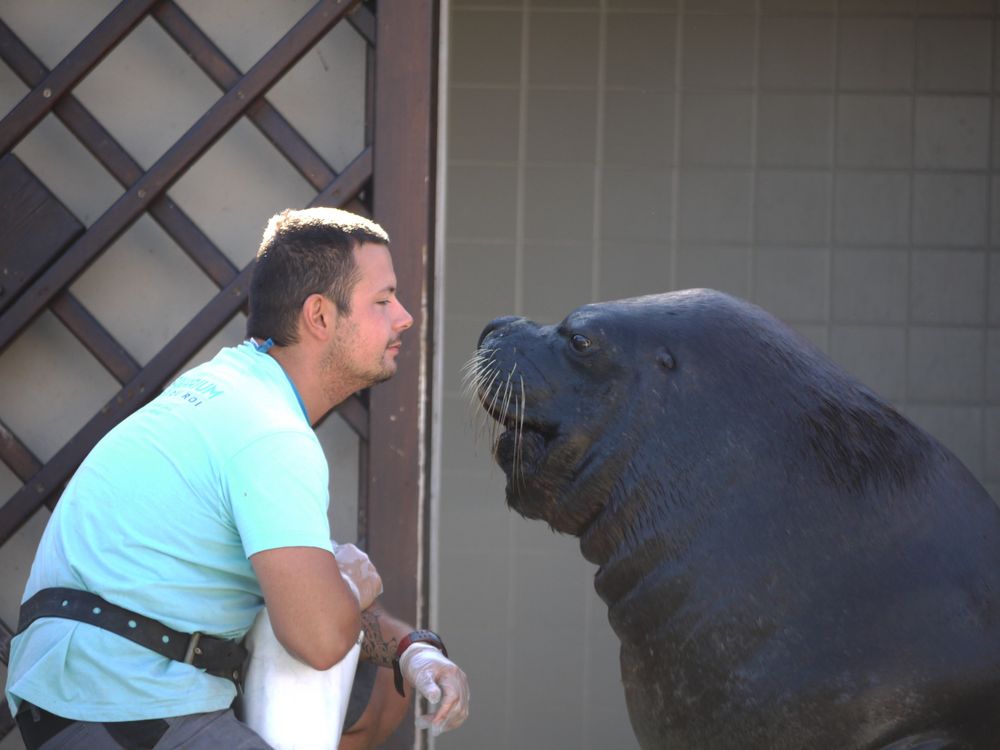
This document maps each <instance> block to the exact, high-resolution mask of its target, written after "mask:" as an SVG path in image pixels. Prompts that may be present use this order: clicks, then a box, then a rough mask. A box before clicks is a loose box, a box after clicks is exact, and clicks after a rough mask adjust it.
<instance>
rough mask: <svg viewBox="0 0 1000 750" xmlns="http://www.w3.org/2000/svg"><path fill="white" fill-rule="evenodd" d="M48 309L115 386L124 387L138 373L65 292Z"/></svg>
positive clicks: (132, 361)
mask: <svg viewBox="0 0 1000 750" xmlns="http://www.w3.org/2000/svg"><path fill="white" fill-rule="evenodd" d="M49 309H50V310H51V311H52V313H53V314H54V315H55V316H56V317H57V318H59V320H60V321H61V322H62V324H63V325H64V326H66V328H68V329H69V331H70V333H72V334H73V335H74V336H76V337H77V339H79V341H80V343H81V344H83V346H84V347H85V348H86V349H87V351H89V352H90V353H91V354H93V355H94V356H95V357H96V358H97V360H98V361H99V362H100V363H101V364H102V365H104V368H105V369H106V370H107V371H108V372H110V373H111V374H112V375H113V376H114V378H115V380H117V381H118V382H119V383H127V382H128V381H130V380H131V379H132V378H134V377H135V376H136V374H137V373H138V372H139V369H140V368H139V363H138V362H136V361H135V359H133V358H132V355H131V354H129V353H128V352H127V351H126V350H125V347H123V346H122V345H121V344H119V343H118V342H117V341H116V340H115V338H114V337H113V336H112V335H111V334H110V333H108V332H107V330H105V328H104V326H102V325H101V324H100V323H99V322H97V319H96V318H95V317H94V316H93V315H91V314H90V312H89V311H88V310H87V308H86V307H84V306H83V305H82V304H81V303H80V301H79V300H78V299H77V298H76V297H74V296H73V295H71V294H70V293H69V292H63V293H62V294H60V295H58V296H56V298H55V299H54V300H52V304H50V305H49Z"/></svg>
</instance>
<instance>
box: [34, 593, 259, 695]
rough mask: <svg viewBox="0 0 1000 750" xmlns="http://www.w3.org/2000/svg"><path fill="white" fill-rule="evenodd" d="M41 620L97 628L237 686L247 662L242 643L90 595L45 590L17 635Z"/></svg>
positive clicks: (38, 597) (35, 598)
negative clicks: (188, 630)
mask: <svg viewBox="0 0 1000 750" xmlns="http://www.w3.org/2000/svg"><path fill="white" fill-rule="evenodd" d="M40 617H64V618H66V619H68V620H77V621H79V622H85V623H87V624H88V625H96V626H97V627H99V628H102V629H103V630H107V631H109V632H111V633H114V634H115V635H120V636H122V637H123V638H128V639H129V640H130V641H132V642H133V643H138V644H139V645H140V646H145V647H146V648H148V649H149V650H151V651H155V652H156V653H158V654H160V655H161V656H166V657H167V658H168V659H173V660H174V661H180V662H184V663H185V664H190V665H192V666H194V667H197V668H198V669H204V670H205V671H206V672H208V673H209V674H211V675H215V676H216V677H224V678H226V679H228V680H232V681H233V682H235V683H236V684H237V687H239V681H240V674H241V672H242V669H243V664H244V662H245V661H246V658H247V650H246V649H245V648H243V646H242V645H240V644H239V643H238V642H237V641H230V640H226V639H225V638H216V637H215V636H211V635H205V634H203V633H182V632H180V631H179V630H174V629H173V628H168V627H167V626H166V625H164V624H163V623H162V622H158V621H157V620H154V619H152V618H150V617H146V616H145V615H140V614H139V613H138V612H131V611H129V610H127V609H124V608H122V607H119V606H117V605H115V604H111V603H110V602H106V601H104V599H102V598H101V597H99V596H97V594H91V593H90V592H89V591H79V590H78V589H65V588H51V589H42V590H41V591H39V592H38V593H37V594H35V595H34V596H33V597H31V598H30V599H28V601H26V602H25V603H24V604H22V605H21V616H20V618H19V620H18V623H17V632H18V633H22V632H24V631H25V630H26V629H27V627H28V626H29V625H31V623H33V622H34V621H35V620H37V619H38V618H40Z"/></svg>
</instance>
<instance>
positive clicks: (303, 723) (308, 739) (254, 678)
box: [242, 609, 361, 750]
mask: <svg viewBox="0 0 1000 750" xmlns="http://www.w3.org/2000/svg"><path fill="white" fill-rule="evenodd" d="M245 645H246V647H247V650H249V651H250V663H249V665H248V666H247V673H246V676H245V678H244V685H243V716H242V718H243V721H245V722H246V723H247V724H248V725H249V726H250V728H251V729H253V730H254V731H255V732H257V734H259V735H260V736H261V737H263V738H264V739H265V740H267V742H268V743H270V744H271V745H272V746H273V747H274V748H275V749H276V750H336V747H337V745H338V744H339V743H340V734H341V732H342V731H343V728H344V716H345V714H346V713H347V701H348V699H349V698H350V697H351V685H352V684H353V683H354V671H355V669H357V666H358V656H359V655H360V653H361V634H359V635H358V642H357V643H356V644H355V645H354V647H353V648H352V649H351V650H350V651H348V652H347V655H346V656H345V657H344V658H343V659H341V660H340V662H338V663H337V664H335V665H334V666H333V667H331V668H330V669H327V670H326V671H323V672H320V671H318V670H315V669H313V668H312V667H309V666H307V665H306V664H303V663H302V662H300V661H299V660H298V659H296V658H294V657H293V656H291V655H290V654H289V653H288V652H287V651H285V649H284V647H283V646H282V645H281V644H280V643H278V639H277V638H276V637H275V635H274V630H272V629H271V620H270V619H269V618H268V616H267V610H266V609H263V610H261V612H260V614H259V615H257V619H256V620H254V623H253V626H252V627H251V628H250V632H249V633H247V638H246V642H245Z"/></svg>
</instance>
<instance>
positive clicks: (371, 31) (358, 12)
mask: <svg viewBox="0 0 1000 750" xmlns="http://www.w3.org/2000/svg"><path fill="white" fill-rule="evenodd" d="M347 20H348V21H349V22H350V24H351V26H353V27H354V30H355V31H357V32H358V33H359V34H361V38H362V39H364V40H365V42H366V43H367V44H368V46H369V47H374V46H375V14H374V13H372V12H371V11H370V10H368V8H366V7H365V6H364V5H359V6H358V7H357V8H355V9H354V10H352V11H351V12H350V14H349V15H348V16H347Z"/></svg>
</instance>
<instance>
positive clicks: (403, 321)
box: [395, 302, 413, 331]
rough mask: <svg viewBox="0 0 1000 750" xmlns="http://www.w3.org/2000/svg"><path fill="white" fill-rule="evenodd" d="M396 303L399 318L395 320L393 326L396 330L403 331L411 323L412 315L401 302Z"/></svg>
mask: <svg viewBox="0 0 1000 750" xmlns="http://www.w3.org/2000/svg"><path fill="white" fill-rule="evenodd" d="M397 304H399V312H400V316H399V320H397V321H396V325H395V328H396V330H397V331H405V330H406V329H407V328H409V327H410V326H412V325H413V316H412V315H410V313H408V312H407V311H406V308H405V307H403V303H402V302H397Z"/></svg>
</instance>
